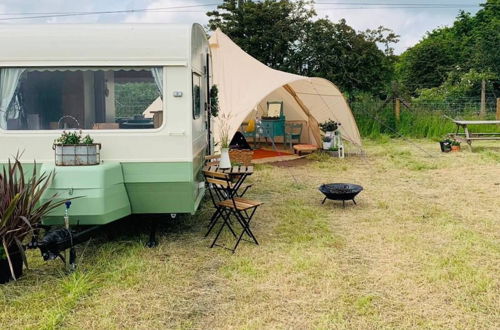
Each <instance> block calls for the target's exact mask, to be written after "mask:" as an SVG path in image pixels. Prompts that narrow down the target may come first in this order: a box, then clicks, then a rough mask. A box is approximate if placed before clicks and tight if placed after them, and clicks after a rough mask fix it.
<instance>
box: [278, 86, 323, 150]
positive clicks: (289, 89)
mask: <svg viewBox="0 0 500 330" xmlns="http://www.w3.org/2000/svg"><path fill="white" fill-rule="evenodd" d="M283 88H284V89H285V90H286V91H287V92H288V93H289V94H290V95H292V97H293V99H294V100H295V102H297V104H298V105H299V106H300V108H301V109H302V111H304V113H305V114H306V115H307V118H308V119H309V126H310V128H311V131H312V134H313V136H314V139H315V140H316V145H317V146H321V134H320V133H319V124H318V121H317V120H316V118H314V117H313V115H312V114H311V111H309V108H308V107H307V106H306V105H305V104H304V102H302V100H301V99H300V98H299V96H298V95H297V93H295V91H294V90H293V88H292V87H291V86H290V85H289V84H286V85H284V86H283Z"/></svg>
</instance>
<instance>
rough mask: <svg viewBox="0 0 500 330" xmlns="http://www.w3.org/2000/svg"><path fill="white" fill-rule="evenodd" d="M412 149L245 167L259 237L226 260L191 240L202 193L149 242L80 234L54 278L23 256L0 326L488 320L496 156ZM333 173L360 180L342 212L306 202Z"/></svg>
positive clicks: (497, 292) (389, 324) (499, 264)
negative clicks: (69, 267)
mask: <svg viewBox="0 0 500 330" xmlns="http://www.w3.org/2000/svg"><path fill="white" fill-rule="evenodd" d="M413 143H416V144H418V146H419V148H422V149H424V150H425V152H424V151H422V150H420V149H418V148H416V147H414V146H412V145H409V144H407V143H405V142H402V141H386V142H385V143H379V142H370V141H368V142H367V145H366V151H367V156H366V157H353V158H347V159H344V160H339V159H336V158H330V157H325V156H321V155H314V156H310V157H309V161H300V162H298V164H299V166H292V167H286V166H282V165H280V166H274V165H265V164H262V165H258V166H256V168H257V171H256V173H255V175H253V176H252V177H251V181H253V183H254V184H255V185H254V187H253V188H252V190H251V191H250V192H249V197H250V198H255V199H259V200H262V201H264V202H265V204H264V205H263V206H262V207H261V208H260V209H259V210H258V211H257V214H256V217H255V219H254V227H255V229H254V232H255V234H256V236H257V238H258V239H259V241H260V243H261V245H260V246H255V245H252V244H249V243H245V242H244V243H242V244H241V245H240V247H239V248H238V251H237V253H236V254H235V255H232V254H230V253H228V252H227V251H225V250H223V249H209V248H208V245H209V243H210V240H209V239H203V234H204V232H205V230H206V227H205V224H206V221H207V219H208V218H209V216H210V214H211V212H212V211H211V209H210V203H205V204H204V206H203V208H202V209H201V210H200V212H199V213H198V214H197V215H196V216H193V217H182V218H177V219H175V220H170V219H168V220H165V225H164V228H163V234H162V237H161V241H160V245H159V246H158V247H157V248H155V249H152V250H151V249H147V248H144V246H143V243H144V241H145V239H146V230H144V229H142V228H141V226H136V227H134V226H131V227H130V228H129V229H128V232H129V233H131V234H129V235H128V236H127V235H125V236H124V235H118V237H117V238H115V239H113V240H111V241H109V242H106V241H107V239H106V237H105V236H103V237H100V238H98V239H97V240H94V241H92V242H91V243H90V245H89V246H88V248H87V249H86V251H85V256H84V258H83V259H82V260H81V264H80V266H79V269H78V271H77V272H76V273H74V274H72V275H69V276H67V275H65V274H63V273H62V272H61V271H60V270H61V264H60V263H57V262H50V263H44V262H43V261H41V260H40V258H39V256H38V255H37V254H36V253H35V252H32V253H30V261H31V264H32V270H30V271H28V272H27V274H26V276H24V277H23V278H22V279H21V280H20V281H18V282H16V283H11V284H8V285H5V286H2V287H0V324H2V325H6V324H8V325H9V327H10V328H20V329H21V328H74V329H77V328H78V329H80V328H86V329H93V328H110V329H114V328H116V329H118V328H144V329H145V328H178V329H192V328H195V329H199V328H245V329H247V328H250V329H260V328H296V329H304V328H320V329H322V328H363V329H364V328H367V329H368V328H396V327H397V328H409V327H412V328H413V327H417V328H484V329H491V328H498V327H499V326H500V324H499V321H498V320H499V319H500V312H499V308H498V306H500V287H499V278H498V274H499V273H500V257H499V256H500V245H499V242H500V225H499V221H500V217H499V214H500V162H499V158H500V150H498V149H495V147H494V145H493V144H487V143H485V144H484V145H483V146H482V147H481V146H479V147H477V149H476V150H477V152H475V153H470V152H467V151H465V152H461V153H455V154H441V153H439V152H438V146H437V143H434V142H429V141H413ZM335 181H337V182H353V183H359V184H361V185H363V186H364V188H365V190H364V191H363V192H362V193H361V194H360V195H359V198H357V201H358V205H357V206H352V205H351V204H350V203H347V206H346V208H345V209H343V208H342V207H341V203H339V202H333V201H327V202H326V203H325V204H324V205H321V201H322V195H321V193H320V192H319V191H318V190H317V187H318V186H319V185H320V184H322V183H326V182H335ZM124 232H127V230H124ZM136 232H139V233H140V234H133V233H136ZM225 239H230V235H229V236H226V237H225ZM228 242H229V241H228ZM82 250H83V247H82V248H80V250H79V251H80V253H81V252H82Z"/></svg>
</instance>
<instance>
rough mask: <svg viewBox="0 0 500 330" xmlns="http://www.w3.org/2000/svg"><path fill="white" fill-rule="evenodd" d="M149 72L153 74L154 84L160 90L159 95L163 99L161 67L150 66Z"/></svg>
mask: <svg viewBox="0 0 500 330" xmlns="http://www.w3.org/2000/svg"><path fill="white" fill-rule="evenodd" d="M151 73H152V74H153V78H154V79H155V83H156V86H157V87H158V90H159V91H160V96H161V98H162V99H163V68H152V69H151Z"/></svg>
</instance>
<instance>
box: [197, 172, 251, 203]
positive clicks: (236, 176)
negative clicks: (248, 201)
mask: <svg viewBox="0 0 500 330" xmlns="http://www.w3.org/2000/svg"><path fill="white" fill-rule="evenodd" d="M203 170H204V171H210V172H219V173H225V174H229V176H230V177H231V179H233V180H234V184H233V187H232V190H233V194H235V196H238V197H241V196H243V195H244V194H245V192H246V191H247V189H248V188H250V186H246V187H245V189H244V190H243V192H242V193H238V190H239V189H240V188H241V187H242V185H243V183H244V182H245V180H246V178H247V177H248V176H250V175H252V174H253V166H233V167H231V168H228V169H222V168H219V166H217V165H212V166H205V167H204V168H203Z"/></svg>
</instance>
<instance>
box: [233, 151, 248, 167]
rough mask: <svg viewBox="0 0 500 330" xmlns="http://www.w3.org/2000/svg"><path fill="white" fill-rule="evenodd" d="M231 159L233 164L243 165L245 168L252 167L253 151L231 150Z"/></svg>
mask: <svg viewBox="0 0 500 330" xmlns="http://www.w3.org/2000/svg"><path fill="white" fill-rule="evenodd" d="M229 158H230V159H231V163H232V164H235V163H238V164H241V165H244V166H250V165H252V158H253V150H250V149H230V150H229Z"/></svg>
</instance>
